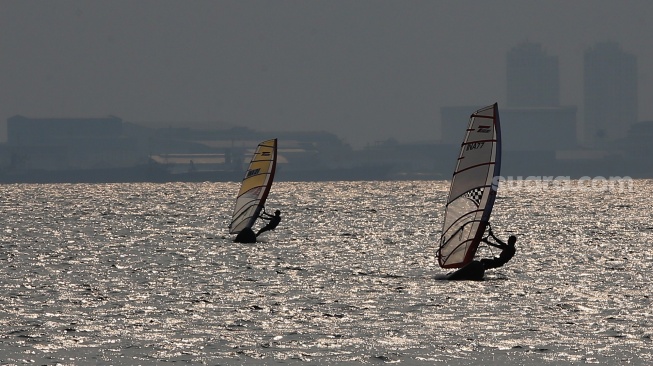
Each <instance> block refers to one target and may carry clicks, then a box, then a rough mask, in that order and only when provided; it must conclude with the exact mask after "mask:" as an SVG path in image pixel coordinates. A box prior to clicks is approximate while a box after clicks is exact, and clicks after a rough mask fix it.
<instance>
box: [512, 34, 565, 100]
mask: <svg viewBox="0 0 653 366" xmlns="http://www.w3.org/2000/svg"><path fill="white" fill-rule="evenodd" d="M506 77H507V107H510V108H529V107H530V108H542V107H558V106H559V104H560V81H559V79H560V76H559V71H558V57H556V56H549V55H547V54H546V53H545V52H544V51H543V50H542V46H541V45H540V44H537V43H528V42H527V43H522V44H520V45H519V46H516V47H514V48H512V49H511V50H510V51H508V53H507V55H506Z"/></svg>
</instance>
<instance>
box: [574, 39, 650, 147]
mask: <svg viewBox="0 0 653 366" xmlns="http://www.w3.org/2000/svg"><path fill="white" fill-rule="evenodd" d="M583 87H584V91H583V93H584V119H583V121H584V123H583V141H584V144H585V145H586V146H588V147H596V148H602V147H605V146H606V145H609V144H611V143H613V142H615V141H617V140H619V139H622V138H625V137H626V136H627V134H628V130H629V129H630V127H631V126H632V124H634V123H636V122H637V60H636V58H635V56H634V55H631V54H628V53H626V52H624V51H623V50H622V49H621V47H620V46H619V44H617V43H614V42H605V43H599V44H596V45H594V46H593V47H591V48H590V49H588V50H587V51H585V55H584V79H583Z"/></svg>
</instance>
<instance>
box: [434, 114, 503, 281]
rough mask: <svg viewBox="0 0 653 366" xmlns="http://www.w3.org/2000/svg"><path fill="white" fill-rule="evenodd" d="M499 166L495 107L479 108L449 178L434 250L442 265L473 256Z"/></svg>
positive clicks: (456, 264) (486, 218)
mask: <svg viewBox="0 0 653 366" xmlns="http://www.w3.org/2000/svg"><path fill="white" fill-rule="evenodd" d="M500 168H501V129H500V127H499V107H498V105H497V104H496V103H495V104H493V105H490V106H487V107H484V108H481V109H479V110H477V111H476V112H474V113H473V114H472V115H471V117H470V118H469V125H468V127H467V131H466V132H465V139H464V140H463V143H462V146H461V148H460V155H459V156H458V161H457V163H456V169H455V170H454V173H453V178H452V179H451V187H450V188H449V197H448V198H447V205H446V209H445V214H444V226H443V227H442V236H441V238H440V248H439V250H438V262H439V264H440V266H441V267H443V268H460V267H463V266H465V265H466V264H468V263H469V262H471V261H472V260H473V259H474V255H475V254H476V249H477V248H478V245H479V243H480V242H481V239H482V238H483V234H484V233H485V228H486V227H487V225H488V222H489V220H490V213H491V212H492V206H493V205H494V199H495V198H496V194H497V188H498V183H499V182H498V178H499V170H500Z"/></svg>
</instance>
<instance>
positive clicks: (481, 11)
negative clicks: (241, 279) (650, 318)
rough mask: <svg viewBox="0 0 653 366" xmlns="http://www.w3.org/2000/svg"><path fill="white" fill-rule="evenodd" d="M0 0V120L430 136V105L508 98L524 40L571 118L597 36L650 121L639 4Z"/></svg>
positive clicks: (353, 136)
mask: <svg viewBox="0 0 653 366" xmlns="http://www.w3.org/2000/svg"><path fill="white" fill-rule="evenodd" d="M0 6H1V7H2V10H3V11H2V12H0V47H1V49H2V53H0V66H1V67H0V84H1V85H2V88H0V121H2V123H5V121H6V119H7V118H9V117H11V116H14V115H24V116H32V117H40V116H53V117H56V116H73V117H76V116H82V117H83V116H107V115H116V116H120V117H121V118H123V119H124V120H126V121H133V122H158V123H160V124H163V125H165V124H167V123H170V122H171V121H188V122H205V123H220V124H221V125H232V126H243V127H248V128H253V129H256V130H261V131H266V130H268V131H273V130H304V131H311V130H313V131H314V130H317V131H319V130H324V131H328V132H331V133H334V134H336V135H338V136H340V137H342V138H343V139H344V140H345V141H346V142H348V143H350V144H351V145H352V146H355V147H361V146H365V145H366V144H370V143H374V142H376V141H384V140H387V139H389V138H393V139H396V140H398V141H402V142H411V141H435V140H438V139H439V138H440V137H441V131H440V125H441V122H442V121H441V119H440V109H441V108H442V107H445V106H463V105H487V104H490V103H493V102H498V103H499V106H500V107H503V106H506V107H509V106H508V103H507V99H508V96H507V92H506V90H507V86H506V83H507V75H506V62H507V61H506V58H507V54H508V52H509V50H510V49H512V48H513V47H516V46H518V45H520V44H523V43H524V42H527V43H533V44H539V45H541V46H542V48H543V50H544V51H545V52H546V54H547V55H550V56H552V57H555V58H556V59H557V60H558V64H559V76H560V83H559V84H560V85H559V93H560V95H559V101H560V105H573V106H577V107H578V111H579V112H582V111H583V103H584V101H583V57H584V56H583V55H584V52H585V51H586V50H587V49H589V48H591V47H593V46H594V45H595V44H598V43H601V42H604V41H611V42H616V43H617V44H619V45H620V47H621V48H622V49H623V50H624V52H626V53H629V54H633V55H634V56H635V57H636V58H637V63H638V65H639V69H638V80H637V81H638V95H639V100H638V111H637V112H636V115H637V120H639V121H643V120H653V103H650V100H653V69H652V67H653V50H651V48H650V47H649V46H648V44H649V41H648V39H647V34H650V31H653V25H651V23H650V22H649V21H648V19H649V16H648V14H651V13H653V3H649V2H646V1H633V2H628V3H626V4H624V3H621V2H614V1H600V2H597V1H578V2H573V3H569V2H565V1H551V2H543V3H537V2H528V3H524V2H519V1H508V2H502V3H500V4H495V3H486V2H483V1H469V2H464V3H444V2H428V3H424V2H413V1H409V2H402V3H396V2H391V1H376V2H368V1H361V2H356V3H349V2H338V1H336V2H327V1H315V2H259V1H252V2H239V1H218V2H214V1H197V2H193V3H178V2H174V1H157V2H150V1H141V2H135V3H134V2H127V1H115V2H101V3H100V2H87V1H78V0H60V1H53V2H48V3H41V2H33V1H3V2H2V4H1V5H0ZM579 118H581V116H580V115H579ZM2 133H3V134H4V131H2Z"/></svg>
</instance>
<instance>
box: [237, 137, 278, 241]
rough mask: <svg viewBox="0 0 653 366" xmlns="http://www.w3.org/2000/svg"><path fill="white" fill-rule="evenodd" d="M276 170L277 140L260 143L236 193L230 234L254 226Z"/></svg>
mask: <svg viewBox="0 0 653 366" xmlns="http://www.w3.org/2000/svg"><path fill="white" fill-rule="evenodd" d="M276 168H277V139H273V140H267V141H263V142H261V143H260V144H259V145H258V147H257V148H256V151H255V152H254V156H253V157H252V161H250V163H249V167H248V168H247V172H246V173H245V178H243V182H242V184H241V186H240V191H238V196H237V198H236V206H235V207H234V213H233V215H232V218H231V224H229V233H230V234H238V233H239V232H240V231H241V230H243V229H245V228H250V229H251V228H252V226H254V222H256V219H257V218H258V217H259V214H260V213H261V210H262V209H263V206H264V205H265V200H266V199H267V198H268V193H270V187H272V182H273V181H274V172H275V170H276Z"/></svg>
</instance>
